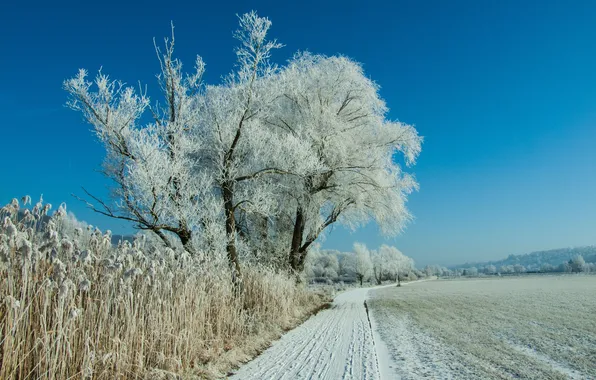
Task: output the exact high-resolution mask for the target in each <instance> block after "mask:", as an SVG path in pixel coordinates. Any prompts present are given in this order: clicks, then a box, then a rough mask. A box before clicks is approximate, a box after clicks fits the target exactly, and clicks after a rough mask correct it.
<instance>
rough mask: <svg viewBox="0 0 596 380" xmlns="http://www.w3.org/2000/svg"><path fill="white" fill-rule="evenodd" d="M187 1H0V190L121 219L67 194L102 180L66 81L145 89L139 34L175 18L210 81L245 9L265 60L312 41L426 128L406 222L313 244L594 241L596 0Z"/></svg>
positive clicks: (497, 246) (225, 68)
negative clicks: (256, 20) (254, 16)
mask: <svg viewBox="0 0 596 380" xmlns="http://www.w3.org/2000/svg"><path fill="white" fill-rule="evenodd" d="M184 3H190V4H192V5H185V4H184ZM184 3H182V2H178V3H177V2H168V3H166V2H160V3H157V2H156V3H151V2H143V3H141V2H139V3H138V5H132V4H131V5H129V4H126V2H124V1H119V2H111V1H101V2H76V3H75V2H73V3H70V4H66V3H58V2H43V3H39V4H35V2H26V3H25V4H24V5H18V4H17V2H16V1H12V2H10V3H6V4H3V6H2V9H1V11H0V49H1V51H2V59H0V69H1V70H0V111H1V112H0V114H1V115H2V119H1V121H0V123H1V127H0V139H1V141H2V148H1V152H2V153H1V157H2V160H1V161H0V170H1V173H2V177H1V178H2V180H1V182H0V202H2V203H5V202H8V201H9V200H10V199H11V198H12V197H20V196H22V195H24V194H30V195H31V196H32V197H33V198H34V199H35V198H36V197H37V196H38V195H39V194H41V193H43V194H44V198H45V199H46V200H47V201H49V202H51V203H53V204H55V205H57V204H59V203H60V202H62V201H66V202H67V203H68V205H69V208H70V210H72V211H74V212H75V214H76V215H77V216H78V217H79V218H80V219H83V220H87V221H88V222H90V223H92V224H94V225H95V224H96V225H99V226H100V228H102V229H105V228H111V229H112V230H114V231H116V232H119V231H127V230H128V227H126V225H123V224H122V223H120V222H116V221H112V220H108V219H106V218H102V217H100V216H98V215H94V214H93V213H92V212H90V211H89V210H86V209H85V208H84V205H82V204H80V203H78V202H77V201H75V200H74V199H73V198H72V197H71V196H70V194H71V193H77V194H81V191H80V187H81V186H85V187H86V188H88V189H89V190H91V191H93V192H95V193H98V194H100V195H102V194H106V193H107V192H106V190H105V188H106V185H107V183H106V182H105V181H104V180H103V178H102V177H101V175H100V174H98V173H96V172H95V171H96V170H97V169H99V168H100V164H101V161H102V158H103V148H102V147H101V146H100V145H99V143H98V142H96V140H95V138H94V136H93V135H92V134H91V133H90V127H89V126H88V125H86V124H84V123H83V121H82V118H81V116H80V115H79V114H77V113H75V112H74V111H70V110H68V109H67V108H65V107H64V106H63V104H64V103H65V101H66V98H67V96H66V93H65V92H64V91H63V90H62V89H61V83H62V81H63V80H64V79H65V78H67V77H69V76H72V75H74V74H75V73H76V70H77V69H78V68H81V67H84V68H87V69H89V70H90V71H91V72H92V73H93V72H95V71H96V70H97V69H99V67H100V66H103V69H104V72H106V73H108V74H110V75H111V76H112V77H114V78H119V79H122V80H124V81H126V82H128V83H136V82H137V81H138V80H140V81H141V82H143V83H146V84H148V85H150V86H153V88H155V85H156V82H155V77H154V75H155V73H157V70H158V62H157V61H156V59H155V53H154V51H153V42H152V38H153V37H157V38H158V39H160V40H161V38H162V37H164V36H167V35H168V33H169V24H170V20H173V21H174V23H175V25H176V37H177V47H178V56H179V57H180V58H181V59H182V60H183V61H184V62H186V63H187V65H189V66H190V65H191V64H192V62H193V58H194V55H195V54H200V55H202V56H203V58H204V59H205V61H206V62H207V69H208V76H207V80H208V81H210V82H215V81H217V80H218V78H219V77H220V76H221V75H223V74H225V73H227V72H229V71H230V69H231V68H232V65H233V63H234V53H233V50H232V49H233V46H234V43H235V42H234V40H233V39H232V31H233V30H234V29H235V28H236V18H235V14H236V13H243V12H246V11H249V10H251V9H255V10H256V11H258V12H259V14H260V15H263V16H267V17H269V18H270V19H271V20H272V21H273V27H272V30H271V36H273V37H275V38H277V39H278V40H279V41H280V42H283V43H284V44H285V45H286V47H285V48H284V49H282V51H280V52H278V54H277V56H276V59H277V60H279V61H280V62H283V61H284V60H285V59H287V58H288V57H289V56H290V55H291V54H293V53H294V52H295V51H296V50H310V51H312V52H315V53H324V54H335V53H342V54H345V55H348V56H350V57H352V58H354V59H356V60H358V61H360V62H362V63H363V64H364V67H365V70H366V72H367V74H368V75H369V76H370V77H371V78H373V79H374V80H375V81H377V82H378V83H379V84H380V85H381V86H382V90H381V93H382V96H383V97H384V98H385V99H386V101H387V103H388V105H389V107H390V109H391V112H390V117H391V118H393V119H399V120H401V121H404V122H408V123H412V124H415V125H416V127H417V128H418V130H419V132H420V133H421V134H422V135H423V136H425V144H424V146H423V151H422V155H421V157H420V160H419V162H418V164H417V165H416V166H415V167H414V168H413V171H414V172H415V174H416V176H417V178H418V180H419V182H420V186H421V189H420V192H418V193H416V194H414V195H412V196H411V201H410V203H409V206H410V208H411V211H412V212H413V213H414V215H415V216H416V220H415V222H414V223H413V224H411V225H410V226H409V228H408V229H407V230H406V231H405V233H404V234H403V235H402V236H400V237H398V238H396V239H389V240H383V239H382V238H380V237H379V236H378V234H377V232H376V228H375V227H374V226H370V227H367V228H364V229H362V230H360V231H358V232H356V233H353V234H349V233H347V232H346V231H344V230H342V229H341V228H335V229H334V230H333V232H332V233H331V234H330V236H329V238H328V239H327V240H326V241H325V243H324V244H323V246H324V247H327V248H336V249H340V250H348V249H350V247H351V245H352V243H353V241H355V240H358V241H362V242H365V243H366V244H367V245H368V246H370V247H372V248H376V247H377V246H378V245H380V244H382V243H388V244H393V245H396V246H397V247H398V248H400V249H401V250H402V251H403V252H404V253H405V254H407V255H409V256H411V257H413V258H414V259H415V260H416V261H417V263H419V264H427V263H432V262H437V263H443V264H455V263H459V262H463V261H468V260H470V261H473V260H484V259H491V258H500V257H504V256H506V255H508V254H510V253H525V252H529V251H532V250H538V249H547V248H557V247H566V246H578V245H588V244H595V243H596V149H595V143H596V22H594V21H595V20H596V2H594V1H586V2H583V3H582V2H580V1H572V2H569V1H557V2H555V1H548V0H547V1H466V2H462V1H385V2H368V3H366V2H363V1H358V2H351V1H338V0H334V1H312V2H311V1H300V2H296V3H295V5H288V4H286V2H282V1H277V2H258V1H254V2H250V3H248V2H238V3H236V4H234V3H232V2H228V1H209V2H199V1H194V2H184ZM203 3H208V4H209V5H202V4H203ZM141 4H142V5H141Z"/></svg>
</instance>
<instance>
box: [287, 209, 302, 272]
mask: <svg viewBox="0 0 596 380" xmlns="http://www.w3.org/2000/svg"><path fill="white" fill-rule="evenodd" d="M304 227H305V220H304V214H303V213H302V208H301V207H300V206H298V207H297V208H296V219H295V220H294V232H293V234H292V246H291V247H290V268H291V269H292V270H294V271H295V272H298V271H299V267H300V261H303V260H300V259H301V257H300V254H301V252H300V248H301V247H302V239H303V237H304ZM302 266H304V263H302Z"/></svg>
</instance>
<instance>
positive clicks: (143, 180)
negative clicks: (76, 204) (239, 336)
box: [64, 12, 422, 281]
mask: <svg viewBox="0 0 596 380" xmlns="http://www.w3.org/2000/svg"><path fill="white" fill-rule="evenodd" d="M239 21H240V29H239V30H238V31H237V32H236V34H235V37H236V39H237V40H238V41H239V46H238V47H237V48H236V55H237V65H236V68H235V70H234V71H233V72H232V73H230V74H229V75H228V76H227V77H226V78H225V79H224V80H223V81H222V83H219V84H213V85H211V84H206V83H204V82H203V81H202V76H203V73H204V70H205V64H204V63H203V60H202V59H201V58H200V57H197V59H196V62H195V68H194V70H193V71H192V72H191V73H190V74H185V73H184V72H183V71H182V64H181V62H180V61H179V60H178V59H176V58H175V57H174V41H175V40H174V33H172V37H171V39H169V40H168V39H166V41H165V49H164V51H163V52H162V51H161V50H160V49H159V48H157V47H156V50H157V53H158V57H159V61H160V64H161V72H160V74H159V75H158V79H159V84H160V87H161V90H162V94H163V100H162V102H161V103H152V102H151V101H150V99H149V98H148V96H147V95H146V93H143V92H141V93H138V92H137V91H135V90H134V89H133V88H132V87H126V86H125V85H124V84H123V83H121V82H119V81H114V80H111V79H109V77H108V76H107V75H105V74H103V73H102V72H100V73H99V74H98V75H97V76H96V78H95V79H94V80H93V81H90V80H89V79H88V74H87V72H86V71H85V70H81V71H79V74H78V75H77V76H75V77H73V78H71V79H69V80H67V81H65V83H64V87H65V89H66V90H67V91H68V92H69V93H70V95H71V99H70V101H69V105H70V107H72V108H73V109H75V110H78V111H81V112H82V114H83V115H84V117H85V119H86V120H87V121H88V122H89V123H90V124H91V125H93V127H94V129H95V132H96V134H97V136H98V138H99V139H100V141H101V142H102V143H103V144H104V146H105V148H106V153H107V154H106V159H105V162H104V174H105V175H106V176H107V177H108V178H110V179H111V180H112V181H113V182H114V186H113V198H114V202H108V201H104V200H100V199H98V198H96V197H93V196H92V195H91V194H90V193H87V195H88V196H89V197H90V198H92V202H93V203H91V202H90V203H89V206H90V207H92V208H93V209H94V210H95V211H97V212H100V213H102V214H104V215H108V216H111V217H114V218H119V219H125V220H129V221H131V222H133V223H134V224H135V226H136V227H137V228H139V229H142V230H148V231H152V232H153V233H155V234H156V235H157V236H158V237H159V238H160V239H161V240H162V241H163V243H164V244H165V245H166V246H168V247H172V248H175V247H180V248H183V249H184V250H186V251H187V252H189V253H191V254H193V255H199V256H201V257H203V258H204V259H205V260H217V259H221V258H225V260H227V262H228V264H229V265H230V268H231V270H232V274H233V279H234V281H239V280H240V279H241V262H242V261H258V262H264V263H267V264H271V265H274V266H276V267H278V268H289V269H291V270H293V271H296V272H300V271H302V270H303V269H304V263H305V260H306V257H307V254H308V251H309V248H310V247H311V246H312V244H313V243H314V242H315V241H316V240H317V239H318V238H319V237H320V236H321V235H322V234H324V232H325V230H326V229H327V227H329V226H330V225H332V224H334V223H342V224H344V225H346V226H349V227H351V228H356V227H358V226H360V225H363V224H366V223H367V222H369V221H370V220H374V221H376V222H377V223H378V224H379V226H380V227H381V229H382V231H383V232H384V233H386V234H388V235H394V234H396V233H398V232H400V231H401V230H402V229H403V227H404V225H405V224H406V223H407V222H408V221H409V220H410V218H411V216H410V214H409V212H408V210H407V208H406V206H405V203H406V198H407V195H408V194H409V193H410V192H411V191H413V190H415V189H416V188H417V186H418V185H417V183H416V181H415V180H414V178H413V177H412V176H411V175H410V174H408V173H405V172H403V171H402V167H401V166H400V164H399V163H398V161H402V160H403V161H404V162H405V164H406V165H408V166H409V165H412V164H414V163H415V161H416V158H417V157H418V154H419V153H420V149H421V141H422V139H421V138H420V137H419V136H418V134H417V132H416V130H415V129H414V128H413V127H412V126H410V125H406V124H403V123H400V122H393V121H389V120H387V119H386V114H387V111H388V110H387V107H386V105H385V103H384V101H383V100H382V99H381V98H380V96H379V93H378V86H377V85H376V84H375V83H374V82H372V81H371V80H370V79H368V78H367V77H366V76H365V75H364V72H363V70H362V67H361V66H360V65H359V64H357V63H356V62H354V61H352V60H350V59H349V58H346V57H343V56H333V57H326V56H321V55H314V54H309V53H300V54H296V55H295V56H294V57H293V58H292V59H291V60H290V61H289V62H288V63H287V64H286V65H285V66H283V67H278V66H276V65H274V64H273V63H271V61H270V57H271V54H272V52H273V51H274V50H275V49H277V48H280V47H281V45H280V44H279V43H277V42H276V41H275V40H273V41H270V40H268V39H267V32H268V30H269V28H270V26H271V22H270V21H269V20H268V19H267V18H262V17H259V16H257V14H256V13H254V12H251V13H248V14H245V15H243V16H241V17H239ZM152 104H155V105H152ZM146 112H149V113H150V114H151V116H152V121H151V122H149V123H142V122H141V118H142V116H143V115H144V114H145V113H146ZM400 157H401V158H400Z"/></svg>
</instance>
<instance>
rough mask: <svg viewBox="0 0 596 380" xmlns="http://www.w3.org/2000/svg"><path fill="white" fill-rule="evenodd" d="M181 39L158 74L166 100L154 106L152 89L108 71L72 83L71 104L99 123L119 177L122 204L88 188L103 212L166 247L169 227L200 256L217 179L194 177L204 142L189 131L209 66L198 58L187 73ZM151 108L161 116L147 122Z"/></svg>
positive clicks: (169, 47)
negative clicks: (195, 237)
mask: <svg viewBox="0 0 596 380" xmlns="http://www.w3.org/2000/svg"><path fill="white" fill-rule="evenodd" d="M173 49H174V38H173V37H172V39H171V41H167V40H166V50H165V52H164V53H163V54H161V52H160V51H159V49H157V51H158V55H159V59H160V63H161V73H160V75H159V76H158V78H159V82H160V85H161V90H162V92H163V95H164V98H165V103H164V104H163V106H159V105H157V106H155V107H154V108H153V107H151V106H150V100H149V98H148V97H147V96H146V95H145V94H144V93H140V94H139V93H137V92H135V90H134V89H133V88H132V87H126V86H125V84H124V83H122V82H120V81H116V80H111V79H110V78H109V77H108V76H107V75H105V74H103V73H102V72H101V71H100V73H99V74H98V75H97V76H96V77H95V79H94V80H93V81H89V80H88V79H87V78H88V74H87V71H86V70H80V71H79V73H78V75H77V76H75V77H73V78H71V79H68V80H66V81H65V82H64V88H65V89H66V90H67V91H68V92H69V93H70V96H71V99H70V101H69V103H68V105H69V106H70V107H71V108H73V109H75V110H78V111H81V113H82V114H83V116H84V118H85V119H86V120H87V121H88V122H89V123H90V124H91V125H92V126H93V127H94V130H95V133H96V135H97V137H98V138H99V140H100V141H101V142H102V143H103V145H104V147H105V149H106V158H105V160H104V165H103V174H104V175H105V176H106V177H107V178H109V179H110V180H112V181H113V183H114V186H113V188H112V195H113V197H114V198H115V199H116V200H117V202H115V203H114V204H111V203H110V202H107V201H104V200H101V199H99V198H97V197H95V196H93V195H91V194H89V193H88V192H87V191H85V192H86V193H87V195H88V196H90V197H91V198H93V201H94V203H96V204H97V205H95V204H91V203H88V205H89V206H90V207H91V208H92V209H93V210H94V211H96V212H99V213H101V214H104V215H107V216H110V217H113V218H118V219H124V220H128V221H131V222H133V223H134V225H135V227H137V228H139V229H141V230H150V231H153V232H154V233H156V234H157V235H158V236H159V237H160V238H161V239H162V240H163V242H164V243H165V244H166V246H168V247H169V246H171V242H170V239H169V238H168V237H167V236H166V234H165V233H164V232H169V233H171V234H173V235H175V236H177V237H178V238H179V240H180V242H181V244H182V245H183V246H184V248H185V249H186V250H187V251H189V252H192V253H195V252H196V250H195V248H194V247H193V245H192V232H193V226H194V225H196V224H198V220H197V218H200V217H201V213H200V212H198V211H199V208H198V207H197V202H199V201H201V202H203V201H204V200H205V199H207V198H209V197H210V179H209V178H199V177H197V176H195V175H194V173H193V171H192V168H193V162H192V159H191V157H190V155H189V153H190V152H191V151H192V149H194V147H195V146H196V144H199V143H200V142H199V141H197V139H196V138H195V137H194V136H193V135H192V134H190V133H188V130H189V128H190V127H191V126H192V125H194V124H195V123H197V121H198V117H199V115H198V112H197V110H198V109H197V107H196V106H195V105H196V102H197V93H198V89H199V87H200V81H201V77H202V75H203V71H204V64H203V61H202V60H201V59H200V58H197V60H196V66H195V71H194V73H193V74H190V75H184V74H183V73H182V65H181V64H180V62H179V61H178V60H176V59H175V58H174V57H173ZM147 109H150V110H151V111H152V113H153V119H154V120H153V121H152V122H150V123H148V124H144V125H141V121H140V119H141V116H142V115H143V114H144V112H145V111H146V110H147Z"/></svg>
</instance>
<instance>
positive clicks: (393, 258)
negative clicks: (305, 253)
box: [305, 243, 426, 286]
mask: <svg viewBox="0 0 596 380" xmlns="http://www.w3.org/2000/svg"><path fill="white" fill-rule="evenodd" d="M305 275H306V277H307V278H308V279H309V280H310V281H311V282H327V283H333V282H344V283H357V284H359V285H361V286H362V285H363V284H364V282H371V283H373V284H377V285H380V284H382V283H384V282H387V281H390V282H395V283H396V284H398V285H399V284H400V283H401V281H404V280H409V281H411V280H416V279H418V278H420V277H425V276H426V274H425V273H424V272H422V271H420V270H417V269H416V267H415V266H414V260H413V259H412V258H410V257H408V256H406V255H404V254H403V253H402V252H401V251H400V250H398V249H397V248H395V247H392V246H388V245H382V246H381V247H380V248H379V249H378V250H369V249H368V248H367V247H366V245H364V244H362V243H355V244H354V247H353V250H352V251H351V252H340V251H337V250H321V249H320V248H319V247H318V246H316V247H314V248H313V249H312V251H311V253H310V255H309V259H308V260H307V262H306V265H305Z"/></svg>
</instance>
